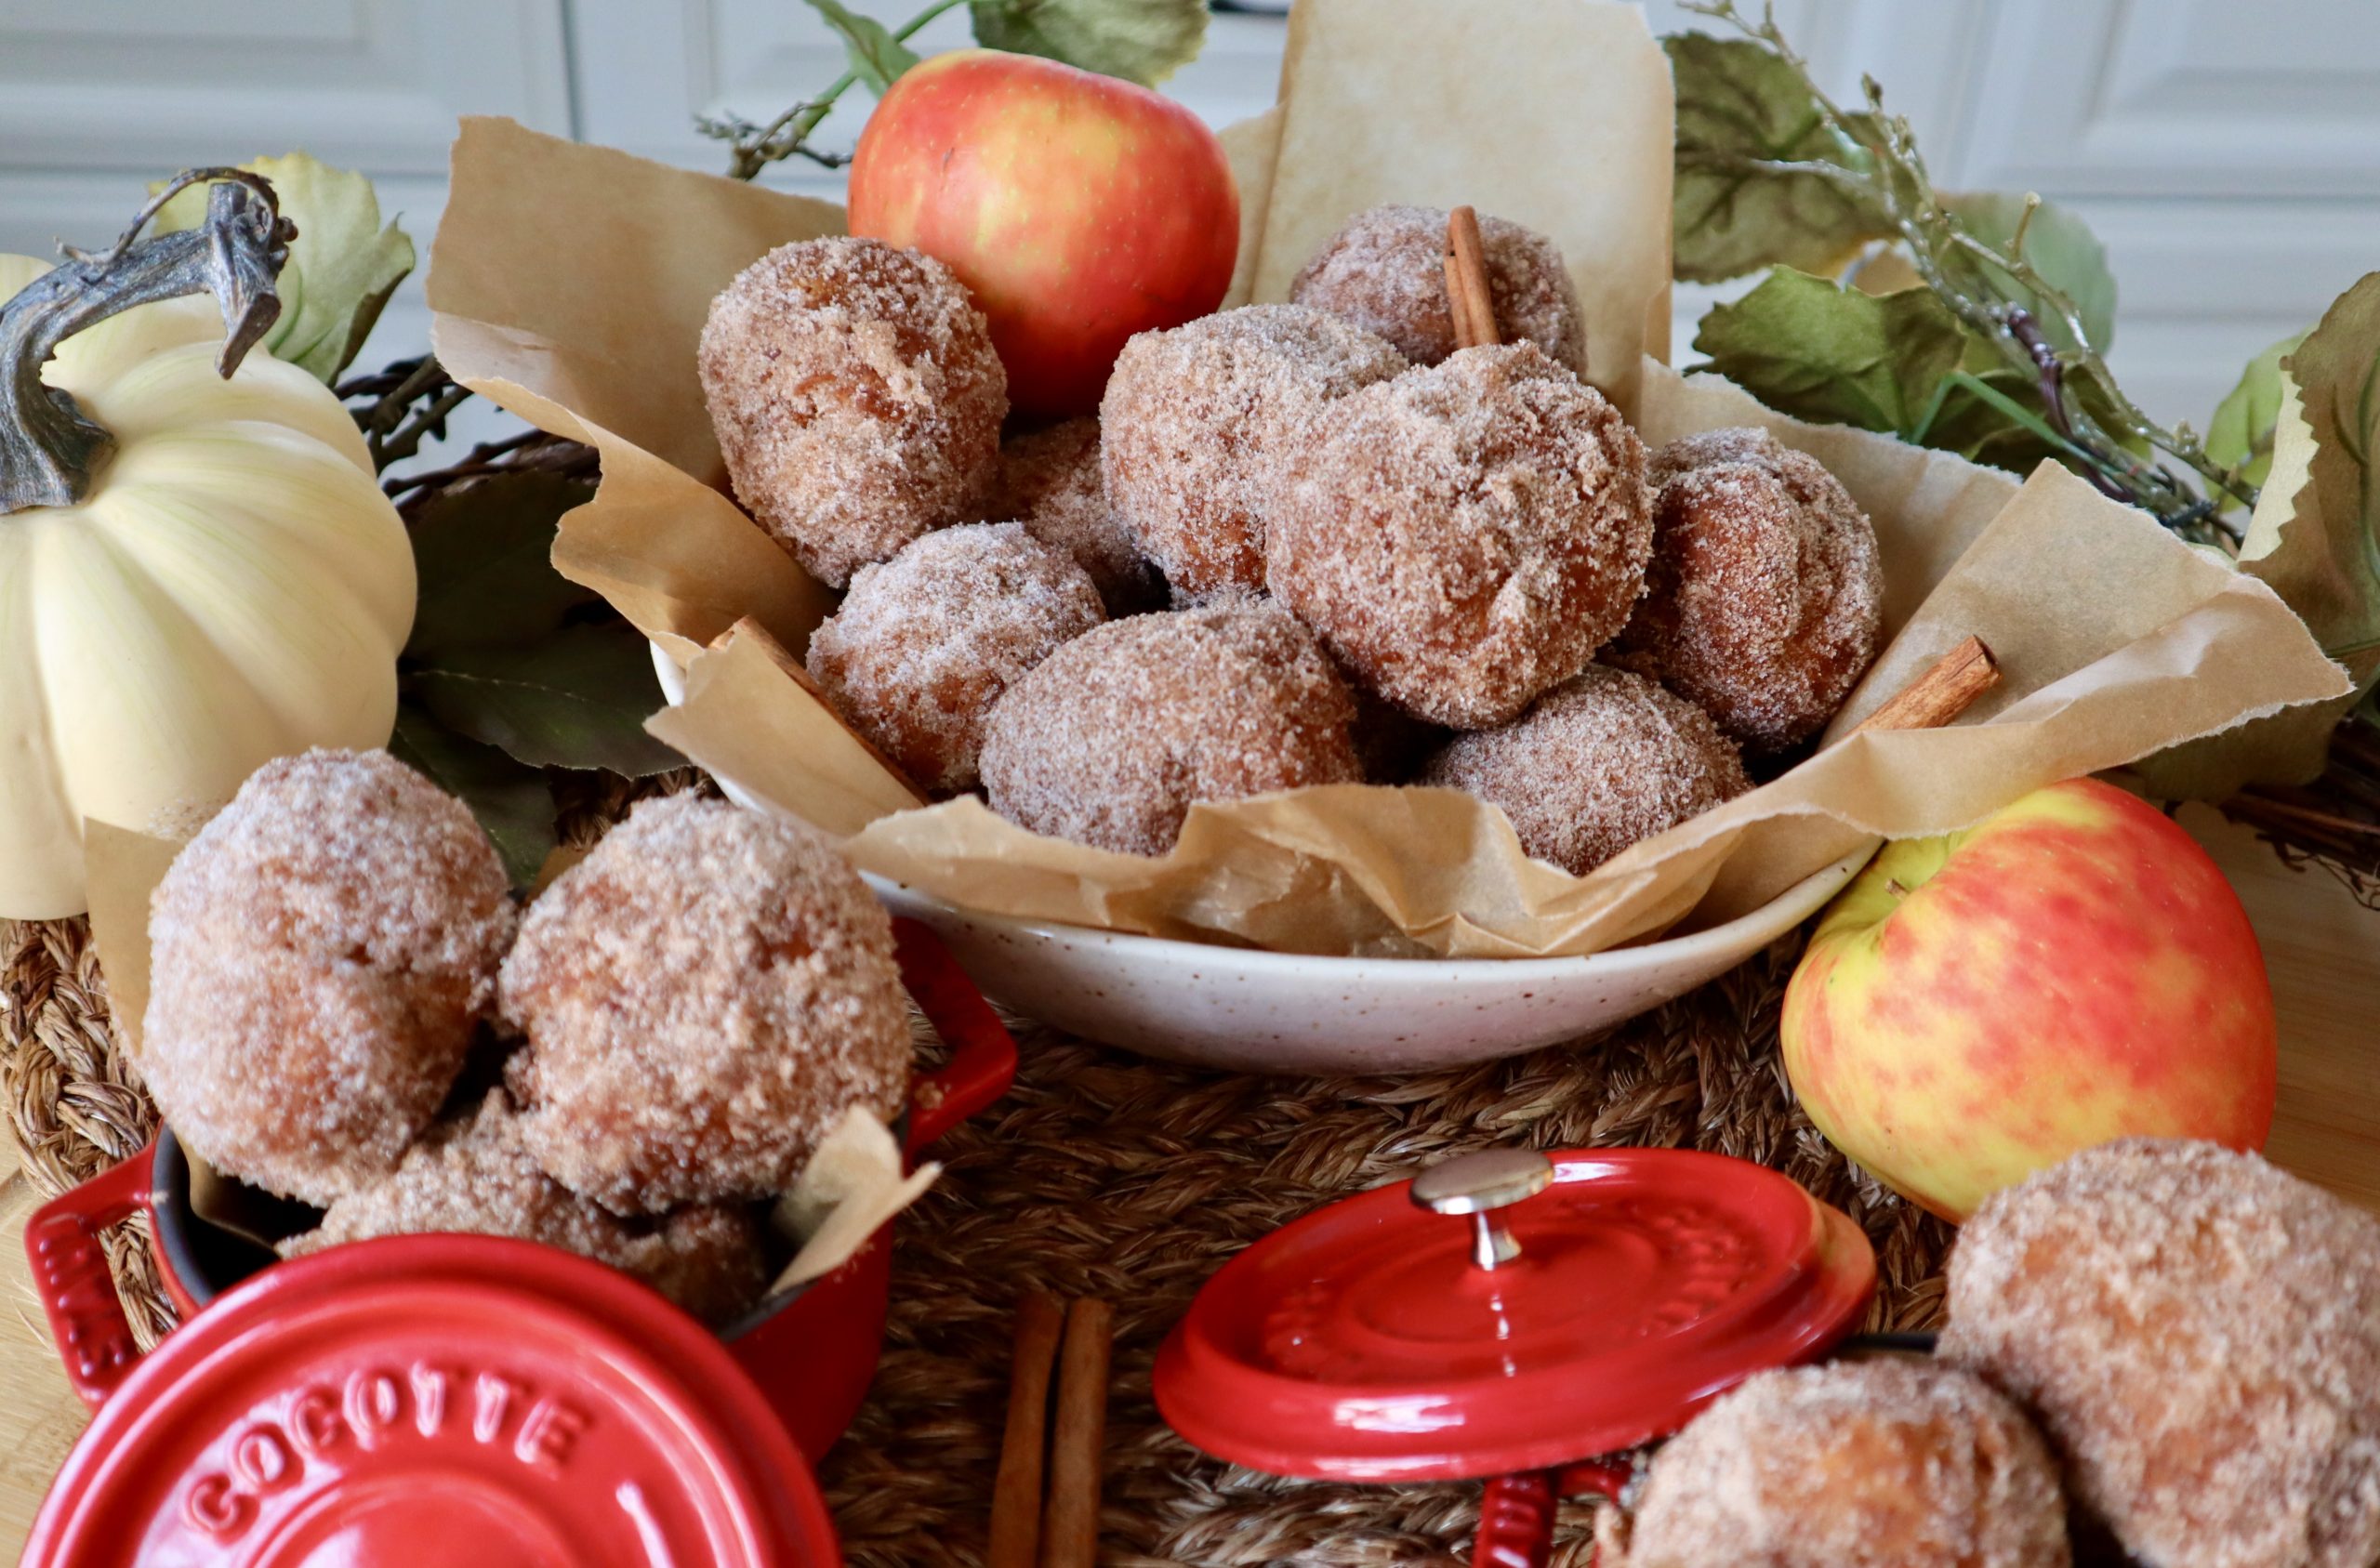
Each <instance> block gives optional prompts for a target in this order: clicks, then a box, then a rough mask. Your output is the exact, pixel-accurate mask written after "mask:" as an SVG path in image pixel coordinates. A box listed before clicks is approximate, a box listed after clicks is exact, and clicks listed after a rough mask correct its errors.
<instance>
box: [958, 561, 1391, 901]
mask: <svg viewBox="0 0 2380 1568" xmlns="http://www.w3.org/2000/svg"><path fill="white" fill-rule="evenodd" d="M1354 718H1355V700H1354V698H1353V697H1351V696H1350V695H1349V693H1348V691H1347V688H1346V684H1345V683H1344V682H1343V681H1342V680H1341V679H1339V675H1338V672H1337V671H1336V670H1334V669H1332V668H1331V665H1330V661H1329V657H1328V656H1327V655H1325V654H1324V652H1322V649H1321V648H1320V647H1319V646H1318V645H1317V644H1316V642H1315V640H1314V638H1313V636H1312V634H1310V633H1309V632H1307V631H1306V629H1305V628H1304V627H1303V626H1299V625H1298V624H1297V622H1295V621H1293V620H1291V619H1290V618H1289V616H1288V615H1286V614H1283V613H1281V612H1280V611H1279V610H1277V609H1276V608H1274V607H1273V606H1271V605H1269V604H1263V603H1254V602H1245V601H1243V602H1234V603H1227V604H1218V605H1213V606H1210V607H1209V608H1206V609H1202V610H1181V611H1170V612H1166V613H1160V614H1154V615H1135V616H1132V617H1131V618H1130V619H1128V620H1122V621H1111V622H1109V623H1108V624H1107V625H1105V626H1101V627H1099V628H1098V629H1097V630H1095V631H1092V632H1089V633H1087V634H1085V635H1084V636H1082V637H1079V638H1078V639H1075V640H1074V641H1072V642H1070V643H1068V644H1066V646H1064V648H1061V649H1059V650H1058V651H1057V652H1055V653H1052V654H1051V655H1050V657H1049V658H1047V659H1045V660H1043V661H1042V663H1041V665H1040V666H1039V667H1038V668H1037V669H1035V670H1034V671H1033V672H1032V673H1031V674H1030V675H1027V676H1026V677H1025V679H1022V680H1020V681H1018V682H1016V683H1015V684H1014V685H1012V686H1011V687H1010V688H1009V690H1008V694H1007V695H1006V696H1004V697H1002V698H1001V699H1000V700H999V702H998V704H996V705H994V706H993V708H992V717H991V722H990V723H989V725H988V726H987V727H986V729H985V737H984V784H985V789H986V791H987V793H988V795H989V797H990V800H991V805H992V809H993V810H996V811H998V813H999V814H1000V815H1002V816H1004V817H1006V818H1008V819H1009V820H1010V821H1011V822H1013V823H1016V824H1019V825H1021V826H1024V827H1027V828H1030V829H1031V830H1032V831H1034V832H1036V833H1040V834H1047V835H1050V836H1052V837H1060V838H1072V839H1075V840H1077V841H1078V842H1080V843H1084V844H1091V845H1095V846H1096V847H1098V848H1100V849H1104V850H1118V851H1121V852H1123V853H1126V854H1138V855H1161V854H1164V853H1165V852H1166V851H1167V850H1170V849H1171V848H1172V847H1173V842H1174V840H1175V839H1176V838H1177V837H1180V835H1181V832H1182V823H1183V818H1184V817H1185V816H1187V815H1188V814H1189V810H1190V806H1191V803H1192V802H1194V801H1198V800H1236V799H1239V798H1241V797H1245V796H1250V795H1261V794H1263V793H1265V792H1266V791H1268V790H1276V789H1295V788H1298V787H1301V786H1302V785H1305V784H1353V783H1355V782H1356V781H1357V780H1358V779H1360V777H1361V776H1362V771H1361V768H1360V766H1359V765H1358V763H1357V761H1356V758H1355V744H1354V741H1353V739H1352V738H1351V735H1350V732H1349V731H1350V726H1351V724H1352V722H1353V720H1354Z"/></svg>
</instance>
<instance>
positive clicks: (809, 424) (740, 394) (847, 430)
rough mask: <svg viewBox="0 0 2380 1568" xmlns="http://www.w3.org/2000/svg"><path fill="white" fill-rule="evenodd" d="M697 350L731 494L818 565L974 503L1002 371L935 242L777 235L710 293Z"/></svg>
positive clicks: (968, 512)
mask: <svg viewBox="0 0 2380 1568" xmlns="http://www.w3.org/2000/svg"><path fill="white" fill-rule="evenodd" d="M698 365H699V369H700V373H701V376H702V384H703V396H704V399H705V401H706V402H707V403H708V404H709V407H710V417H711V426H712V428H713V429H714V430H715V431H716V432H717V433H718V436H719V446H720V453H721V456H723V457H724V458H725V459H726V463H727V473H728V478H729V479H730V480H731V481H733V482H734V487H735V497H736V499H737V500H738V501H740V502H741V503H742V504H743V506H744V507H745V509H746V510H747V511H749V512H750V513H751V514H752V516H753V518H754V520H757V521H758V522H759V523H760V526H761V527H763V528H765V529H767V530H768V531H769V533H770V534H772V535H773V536H774V537H775V538H776V540H777V541H778V542H779V543H780V544H782V545H783V546H784V547H786V548H787V550H789V551H791V552H792V554H793V557H794V559H795V560H799V561H800V563H801V564H802V566H803V567H804V568H806V569H807V570H808V571H809V572H810V573H811V574H812V575H813V576H814V577H817V578H818V579H820V580H821V581H823V582H826V583H828V584H831V585H833V586H837V587H840V586H842V585H843V584H845V583H847V582H849V581H850V580H851V576H852V573H854V572H856V571H857V570H858V569H859V568H860V567H862V566H864V565H866V564H867V563H868V562H870V561H877V560H890V559H891V558H892V557H893V554H894V553H896V552H897V551H898V550H899V549H900V548H901V547H902V546H904V545H906V544H907V543H908V542H909V541H910V540H912V539H914V538H916V537H918V536H919V534H924V533H927V532H928V531H930V530H932V529H935V528H940V527H944V526H945V525H947V524H949V523H954V522H965V521H969V520H973V519H974V518H976V517H979V516H981V515H982V514H981V507H982V505H983V502H984V501H985V498H986V497H987V496H988V495H989V494H990V491H991V485H992V482H993V480H994V477H995V474H996V470H997V466H998V458H999V439H1000V421H1001V420H1002V419H1003V418H1005V417H1006V416H1007V415H1008V375H1007V372H1006V371H1004V370H1003V369H1002V368H1001V366H1000V361H999V356H998V354H997V353H996V352H994V350H993V349H992V338H991V331H990V328H989V326H988V325H987V324H986V323H985V319H984V315H983V312H982V311H980V310H976V309H975V306H974V302H973V301H972V299H970V298H969V296H968V294H967V290H966V288H965V286H964V285H963V284H961V283H959V279H958V275H957V274H955V273H954V272H952V271H951V270H950V269H949V268H947V267H945V266H944V265H943V264H942V263H941V262H939V261H936V260H935V259H933V258H932V257H929V256H924V255H920V254H919V253H918V252H915V251H906V250H896V249H894V248H893V247H892V246H890V245H887V244H884V243H882V242H881V241H879V240H866V239H845V238H836V239H826V240H804V241H800V242H799V243H797V244H788V245H780V246H778V247H777V248H776V249H775V250H773V251H771V252H769V254H768V255H766V256H764V257H760V260H758V261H755V262H754V263H752V265H751V266H749V267H747V268H746V269H745V270H743V271H741V272H739V273H737V274H736V275H735V279H734V282H733V283H729V284H728V285H727V287H726V288H725V289H724V290H723V291H721V294H720V295H719V296H718V297H717V298H716V299H714V300H712V301H711V307H710V315H709V319H708V320H707V322H706V323H704V326H703V336H702V345H701V349H700V353H699V355H698Z"/></svg>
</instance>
